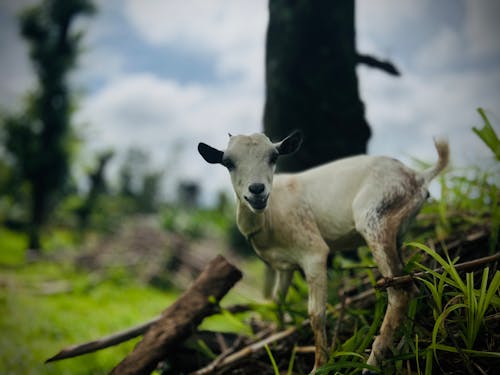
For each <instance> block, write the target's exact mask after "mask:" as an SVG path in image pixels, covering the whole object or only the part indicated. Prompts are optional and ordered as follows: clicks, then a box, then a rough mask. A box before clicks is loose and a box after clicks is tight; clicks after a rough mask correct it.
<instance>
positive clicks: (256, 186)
mask: <svg viewBox="0 0 500 375" xmlns="http://www.w3.org/2000/svg"><path fill="white" fill-rule="evenodd" d="M265 188H266V187H265V186H264V184H261V183H253V184H251V185H250V186H249V187H248V190H250V193H252V194H260V193H262V192H263V191H264V189H265Z"/></svg>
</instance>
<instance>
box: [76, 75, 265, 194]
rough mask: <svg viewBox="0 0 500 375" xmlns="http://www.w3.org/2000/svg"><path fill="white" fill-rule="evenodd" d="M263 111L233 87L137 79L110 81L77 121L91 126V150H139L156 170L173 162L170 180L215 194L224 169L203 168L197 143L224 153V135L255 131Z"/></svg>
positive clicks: (257, 100)
mask: <svg viewBox="0 0 500 375" xmlns="http://www.w3.org/2000/svg"><path fill="white" fill-rule="evenodd" d="M261 108H262V103H261V100H260V98H258V97H255V96H254V95H245V94H244V93H243V94H239V95H234V93H233V91H232V89H231V88H225V87H205V86H201V85H186V86H183V85H180V84H178V83H176V82H175V81H169V80H162V79H160V78H158V77H155V76H153V75H151V74H136V75H131V76H127V77H122V78H121V79H119V80H115V81H112V82H111V83H110V84H109V85H107V86H106V87H105V88H103V89H102V90H101V91H99V92H98V93H97V94H95V95H93V96H92V97H91V98H89V99H88V100H86V101H85V102H84V103H83V105H82V110H81V111H80V112H79V114H78V122H79V123H90V124H91V128H90V129H87V130H84V133H86V138H87V139H88V141H89V142H90V144H91V145H92V147H91V149H92V151H96V150H99V149H103V148H107V147H110V146H111V147H113V148H115V149H117V150H122V151H123V150H125V149H126V148H127V147H130V146H132V145H133V146H139V147H142V148H144V149H145V150H147V151H148V152H150V153H151V156H152V157H153V161H154V163H155V164H156V166H158V167H160V168H163V167H164V166H166V165H167V164H169V160H168V159H171V160H175V164H174V165H172V166H171V167H170V169H169V170H168V171H167V174H168V178H170V179H190V180H203V181H204V184H205V185H207V186H208V190H209V191H211V192H214V191H215V190H217V188H220V187H226V188H227V183H228V181H227V176H222V173H223V169H222V168H214V169H212V168H207V166H206V164H205V162H204V161H203V160H202V159H201V157H200V156H199V155H198V152H197V149H196V148H197V144H198V142H199V141H203V142H206V143H210V144H213V145H214V147H219V148H224V146H225V144H224V142H225V141H226V137H227V133H228V132H232V133H235V134H238V133H250V132H257V131H259V130H260V116H261V115H260V114H261ZM174 151H175V155H173V154H172V153H173V152H174ZM171 160H170V161H171ZM214 176H218V177H217V178H214Z"/></svg>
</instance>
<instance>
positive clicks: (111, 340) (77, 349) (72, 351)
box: [45, 317, 160, 363]
mask: <svg viewBox="0 0 500 375" xmlns="http://www.w3.org/2000/svg"><path fill="white" fill-rule="evenodd" d="M158 320H160V317H157V318H155V319H152V320H150V321H149V322H146V323H143V324H141V325H138V326H135V327H132V328H129V329H127V330H124V331H121V332H117V333H114V334H112V335H109V336H106V337H102V338H100V339H97V340H93V341H89V342H86V343H83V344H78V345H73V346H69V347H67V348H64V349H62V350H61V351H60V352H59V353H57V354H56V355H55V356H53V357H50V358H49V359H47V360H46V361H45V363H49V362H54V361H60V360H61V359H66V358H73V357H78V356H80V355H83V354H87V353H92V352H95V351H97V350H100V349H104V348H107V347H110V346H113V345H118V344H120V343H122V342H124V341H128V340H131V339H133V338H134V337H137V336H140V335H142V334H144V332H146V331H147V330H148V329H149V327H151V326H152V325H153V324H154V323H156V322H157V321H158Z"/></svg>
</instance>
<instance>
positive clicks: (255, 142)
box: [198, 131, 302, 213]
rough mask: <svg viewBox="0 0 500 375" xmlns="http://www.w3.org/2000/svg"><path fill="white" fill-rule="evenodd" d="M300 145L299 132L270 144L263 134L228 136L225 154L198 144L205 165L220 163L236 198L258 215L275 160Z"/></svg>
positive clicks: (267, 189)
mask: <svg viewBox="0 0 500 375" xmlns="http://www.w3.org/2000/svg"><path fill="white" fill-rule="evenodd" d="M301 143H302V135H301V133H300V132H298V131H295V132H293V133H292V134H290V135H289V136H288V137H286V138H285V139H283V140H282V141H280V142H277V143H272V142H271V141H270V140H269V138H267V137H266V136H265V135H264V134H253V135H249V136H246V135H236V136H231V135H230V136H229V144H228V146H227V148H226V150H225V151H220V150H217V149H216V148H213V147H211V146H209V145H207V144H205V143H199V144H198V151H199V153H200V154H201V156H203V158H204V159H205V160H206V161H207V162H209V163H211V164H222V165H224V166H225V167H226V168H227V169H228V171H229V174H230V175H231V182H232V184H233V189H234V191H235V193H236V196H237V197H238V199H239V200H240V201H241V202H244V203H245V204H246V205H247V206H248V208H250V210H251V211H252V212H255V213H258V212H262V211H264V210H265V209H266V207H267V200H268V198H269V194H270V193H271V188H272V183H273V176H274V170H275V167H276V161H277V159H278V157H279V156H280V155H286V154H290V153H293V152H295V151H296V150H297V149H298V148H299V147H300V144H301Z"/></svg>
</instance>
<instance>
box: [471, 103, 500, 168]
mask: <svg viewBox="0 0 500 375" xmlns="http://www.w3.org/2000/svg"><path fill="white" fill-rule="evenodd" d="M477 111H478V113H479V114H480V115H481V117H482V119H483V122H484V124H483V127H482V128H481V129H478V128H476V127H473V128H472V130H473V131H474V132H475V133H476V134H477V135H478V136H479V138H481V139H482V140H483V142H484V143H485V144H486V145H487V146H488V147H489V148H490V150H491V151H492V152H493V155H495V158H496V159H497V160H498V161H500V139H498V135H497V134H496V133H495V129H493V126H491V123H490V121H489V119H488V117H487V116H486V113H485V112H484V109H482V108H478V109H477Z"/></svg>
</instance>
